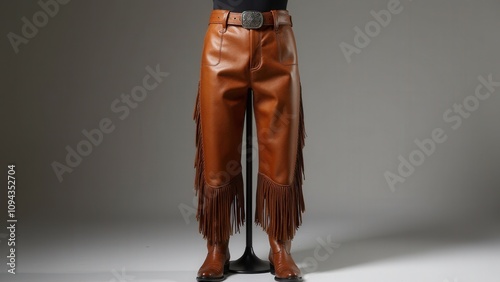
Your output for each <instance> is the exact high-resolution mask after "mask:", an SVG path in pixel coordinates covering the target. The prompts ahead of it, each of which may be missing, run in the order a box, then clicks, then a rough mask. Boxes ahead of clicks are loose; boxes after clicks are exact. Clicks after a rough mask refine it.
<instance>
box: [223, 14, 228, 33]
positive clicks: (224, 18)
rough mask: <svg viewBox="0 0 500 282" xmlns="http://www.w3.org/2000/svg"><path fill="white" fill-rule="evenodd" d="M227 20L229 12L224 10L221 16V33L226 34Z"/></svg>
mask: <svg viewBox="0 0 500 282" xmlns="http://www.w3.org/2000/svg"><path fill="white" fill-rule="evenodd" d="M228 19H229V10H224V14H222V32H226V29H227V20H228Z"/></svg>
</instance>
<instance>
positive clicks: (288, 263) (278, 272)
mask: <svg viewBox="0 0 500 282" xmlns="http://www.w3.org/2000/svg"><path fill="white" fill-rule="evenodd" d="M269 245H270V246H271V249H270V250H269V262H270V263H271V274H273V275H275V276H274V280H276V281H289V282H292V281H293V282H300V281H302V277H301V274H300V269H299V268H298V267H297V265H296V264H295V262H294V261H293V258H292V256H291V254H290V249H291V247H292V241H291V240H287V241H281V240H276V239H275V238H273V237H271V236H269Z"/></svg>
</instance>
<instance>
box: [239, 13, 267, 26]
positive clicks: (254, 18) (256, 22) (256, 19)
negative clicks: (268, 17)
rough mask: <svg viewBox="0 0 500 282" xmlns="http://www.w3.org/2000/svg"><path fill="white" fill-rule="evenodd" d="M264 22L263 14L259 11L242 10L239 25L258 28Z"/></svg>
mask: <svg viewBox="0 0 500 282" xmlns="http://www.w3.org/2000/svg"><path fill="white" fill-rule="evenodd" d="M263 24H264V16H263V15H262V13H261V12H259V11H244V12H243V13H241V26H243V27H244V28H246V29H258V28H260V27H262V25H263Z"/></svg>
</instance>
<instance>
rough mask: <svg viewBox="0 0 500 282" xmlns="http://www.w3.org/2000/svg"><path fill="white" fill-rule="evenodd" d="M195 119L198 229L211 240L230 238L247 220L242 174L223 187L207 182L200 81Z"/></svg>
mask: <svg viewBox="0 0 500 282" xmlns="http://www.w3.org/2000/svg"><path fill="white" fill-rule="evenodd" d="M193 120H194V121H195V122H196V125H197V127H196V148H197V152H196V157H195V162H194V167H195V168H196V176H195V183H194V188H195V195H196V196H198V208H197V212H196V219H197V220H198V223H199V232H200V233H201V234H202V235H203V238H204V239H206V240H209V241H211V242H222V241H227V240H229V236H230V235H232V234H234V232H238V233H239V232H240V226H241V225H242V224H243V222H244V221H245V211H244V196H243V176H242V174H241V173H240V174H238V175H237V176H235V177H233V179H231V181H230V182H229V183H227V184H225V185H223V186H220V187H212V186H210V185H208V184H207V183H206V182H205V176H204V156H203V143H202V131H201V113H200V85H198V95H197V96H196V105H195V110H194V113H193Z"/></svg>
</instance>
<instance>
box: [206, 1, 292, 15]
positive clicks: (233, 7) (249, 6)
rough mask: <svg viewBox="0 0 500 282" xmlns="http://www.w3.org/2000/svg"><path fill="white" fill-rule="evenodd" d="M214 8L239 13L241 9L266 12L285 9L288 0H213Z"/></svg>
mask: <svg viewBox="0 0 500 282" xmlns="http://www.w3.org/2000/svg"><path fill="white" fill-rule="evenodd" d="M213 2H214V10H215V9H222V10H230V11H232V12H238V13H241V12H243V11H252V10H253V11H260V12H267V11H271V10H286V5H287V2H288V0H274V1H273V0H253V1H246V0H214V1H213Z"/></svg>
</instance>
